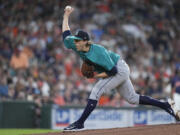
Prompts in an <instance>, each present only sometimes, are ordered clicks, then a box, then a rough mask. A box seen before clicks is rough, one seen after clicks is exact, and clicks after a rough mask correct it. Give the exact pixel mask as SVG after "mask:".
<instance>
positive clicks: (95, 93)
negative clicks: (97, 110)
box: [89, 91, 100, 101]
mask: <svg viewBox="0 0 180 135" xmlns="http://www.w3.org/2000/svg"><path fill="white" fill-rule="evenodd" d="M99 98H100V97H99V96H98V94H97V92H94V91H92V92H91V94H90V96H89V99H93V100H97V101H98V100H99Z"/></svg>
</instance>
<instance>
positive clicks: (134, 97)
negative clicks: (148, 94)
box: [127, 93, 139, 105]
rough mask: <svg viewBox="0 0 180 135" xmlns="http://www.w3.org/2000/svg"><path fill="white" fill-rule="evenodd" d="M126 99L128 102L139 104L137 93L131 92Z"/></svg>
mask: <svg viewBox="0 0 180 135" xmlns="http://www.w3.org/2000/svg"><path fill="white" fill-rule="evenodd" d="M127 101H128V102H129V103H130V104H136V105H138V104H139V94H136V93H135V94H133V95H131V96H129V97H128V99H127Z"/></svg>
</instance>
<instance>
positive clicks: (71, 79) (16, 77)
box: [0, 0, 180, 114]
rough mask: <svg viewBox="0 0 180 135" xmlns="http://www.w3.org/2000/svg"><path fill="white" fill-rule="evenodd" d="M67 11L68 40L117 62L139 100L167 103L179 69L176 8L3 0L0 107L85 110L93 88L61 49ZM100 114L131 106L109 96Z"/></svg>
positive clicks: (140, 0) (143, 0) (127, 0)
mask: <svg viewBox="0 0 180 135" xmlns="http://www.w3.org/2000/svg"><path fill="white" fill-rule="evenodd" d="M67 5H71V6H73V7H74V8H75V10H74V12H73V14H72V15H71V16H70V20H69V25H70V28H71V31H72V33H75V31H76V30H77V29H83V30H85V31H87V32H89V33H90V35H91V39H92V41H93V42H94V43H97V44H101V45H103V46H105V47H106V48H108V49H110V50H113V51H115V52H116V53H118V54H120V55H121V57H123V58H124V59H125V60H126V61H127V63H128V64H129V66H130V69H131V79H132V82H133V84H134V87H135V90H136V91H137V92H138V93H140V94H145V95H149V96H152V97H154V98H157V99H161V100H165V99H166V98H167V97H172V90H173V87H172V80H173V78H174V77H175V76H176V75H177V72H178V68H179V67H180V20H179V16H180V9H179V8H178V7H179V6H180V1H178V0H166V1H165V0H83V1H81V0H69V1H67V0H8V1H7V0H1V1H0V20H1V21H0V76H1V79H0V101H31V102H34V103H36V105H37V108H38V109H39V108H41V106H42V105H43V104H57V105H59V106H68V105H85V104H86V100H87V98H88V96H89V93H90V92H91V89H92V88H93V85H94V83H95V82H96V81H97V80H94V79H85V78H84V77H82V75H81V72H80V64H81V61H80V59H79V57H78V56H77V55H76V54H75V53H74V52H72V51H71V50H68V49H66V48H65V47H64V45H63V42H62V29H61V24H62V18H63V13H64V8H65V6H67ZM99 106H111V107H124V106H128V107H129V106H130V107H131V106H132V105H130V104H128V103H127V102H126V101H124V100H123V99H122V98H121V95H119V93H117V92H116V90H111V91H109V92H108V93H106V94H104V95H103V96H102V97H101V99H100V101H99ZM133 107H134V106H133ZM38 109H37V114H40V110H38Z"/></svg>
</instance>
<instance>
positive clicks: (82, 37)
mask: <svg viewBox="0 0 180 135" xmlns="http://www.w3.org/2000/svg"><path fill="white" fill-rule="evenodd" d="M73 39H77V40H87V41H89V34H88V33H87V32H85V31H82V30H78V31H77V32H76V34H75V36H73Z"/></svg>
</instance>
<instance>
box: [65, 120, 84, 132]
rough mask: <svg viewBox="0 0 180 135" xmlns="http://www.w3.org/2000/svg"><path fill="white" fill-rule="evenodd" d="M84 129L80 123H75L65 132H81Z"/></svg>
mask: <svg viewBox="0 0 180 135" xmlns="http://www.w3.org/2000/svg"><path fill="white" fill-rule="evenodd" d="M83 128H84V124H79V123H78V122H74V123H72V124H70V125H69V126H68V127H66V128H64V129H63V131H80V130H82V129H83Z"/></svg>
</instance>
